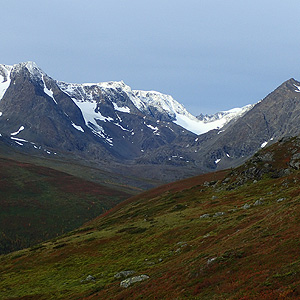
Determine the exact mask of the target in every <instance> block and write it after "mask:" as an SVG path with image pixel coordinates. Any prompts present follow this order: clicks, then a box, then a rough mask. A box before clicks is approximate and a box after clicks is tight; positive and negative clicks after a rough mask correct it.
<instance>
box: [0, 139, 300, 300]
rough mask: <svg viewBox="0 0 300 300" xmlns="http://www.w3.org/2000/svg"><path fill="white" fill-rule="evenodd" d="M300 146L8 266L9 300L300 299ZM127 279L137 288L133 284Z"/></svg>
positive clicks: (172, 192) (271, 152) (160, 193)
mask: <svg viewBox="0 0 300 300" xmlns="http://www.w3.org/2000/svg"><path fill="white" fill-rule="evenodd" d="M299 153H300V138H290V139H287V140H282V141H281V142H279V143H277V144H274V145H272V146H270V147H268V148H265V149H263V150H261V151H260V152H259V153H258V154H256V155H255V156H254V157H253V158H252V159H251V160H249V161H248V162H247V163H246V164H244V165H242V166H241V167H239V168H237V169H233V170H231V171H221V172H218V173H211V174H207V175H201V176H198V177H194V178H192V179H189V180H184V181H181V182H177V183H174V184H169V185H166V186H162V187H160V188H157V189H155V190H151V191H149V192H145V193H143V194H141V195H139V196H134V197H133V198H130V199H128V200H126V201H125V202H123V203H121V204H119V205H118V206H117V207H115V208H114V209H112V210H111V211H109V212H107V213H105V214H103V215H102V216H100V217H98V218H97V219H95V220H93V221H91V222H89V223H87V224H86V225H85V226H83V227H81V228H80V229H78V230H76V231H74V232H73V233H70V234H68V235H65V236H63V237H60V238H57V239H55V240H52V241H49V242H46V243H43V244H40V245H39V246H36V247H34V248H30V249H27V250H21V251H18V252H15V253H11V254H9V255H3V256H1V257H0V261H1V264H0V278H1V280H0V297H1V298H2V299H244V300H246V299H269V300H273V299H299V297H300V289H299V286H300V272H299V270H300V259H299V250H300V245H299V240H300V239H299V238H300V236H299V235H300V234H299V222H300V208H299V199H300V195H299V193H300V190H299V182H300V171H299V167H300V154H299ZM126 278H127V279H126Z"/></svg>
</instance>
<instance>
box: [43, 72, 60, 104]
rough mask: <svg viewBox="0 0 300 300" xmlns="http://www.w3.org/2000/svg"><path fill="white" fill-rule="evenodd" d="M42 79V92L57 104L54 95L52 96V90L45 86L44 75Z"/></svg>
mask: <svg viewBox="0 0 300 300" xmlns="http://www.w3.org/2000/svg"><path fill="white" fill-rule="evenodd" d="M42 81H43V83H44V93H45V94H46V95H48V96H49V97H50V98H51V99H52V100H53V101H54V103H55V104H57V102H56V100H55V99H54V97H53V92H52V91H51V90H49V89H48V88H47V86H46V83H45V81H44V75H43V76H42Z"/></svg>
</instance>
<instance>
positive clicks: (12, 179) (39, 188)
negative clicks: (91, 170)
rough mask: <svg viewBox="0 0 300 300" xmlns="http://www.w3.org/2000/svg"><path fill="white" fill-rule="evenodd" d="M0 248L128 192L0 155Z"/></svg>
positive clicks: (56, 230) (60, 229)
mask: <svg viewBox="0 0 300 300" xmlns="http://www.w3.org/2000/svg"><path fill="white" fill-rule="evenodd" d="M0 195H1V198H0V204H1V211H0V253H7V252H10V251H13V250H17V249H20V248H24V247H30V246H32V245H34V244H37V243H40V242H42V241H45V240H47V239H50V238H53V237H56V236H58V235H61V234H63V233H66V232H69V231H70V230H74V229H75V228H77V227H78V226H81V225H82V224H83V223H85V222H87V221H88V220H91V219H93V218H94V217H96V216H97V215H99V214H101V213H103V212H104V211H106V210H108V209H110V208H111V207H113V206H115V205H116V204H117V203H119V202H120V201H122V200H124V199H126V198H128V197H129V194H128V193H125V192H123V191H119V190H116V189H115V190H114V189H112V188H108V187H105V186H102V185H100V184H96V183H92V182H89V181H86V180H82V179H79V178H76V177H74V176H71V175H68V174H66V173H63V172H59V171H55V170H53V169H50V168H45V167H39V166H36V165H32V164H28V163H23V162H18V161H15V160H9V159H5V158H3V157H0Z"/></svg>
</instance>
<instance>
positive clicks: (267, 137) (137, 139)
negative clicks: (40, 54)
mask: <svg viewBox="0 0 300 300" xmlns="http://www.w3.org/2000/svg"><path fill="white" fill-rule="evenodd" d="M299 86H300V83H299V82H297V81H295V80H294V79H291V80H289V81H287V82H286V83H284V84H282V85H281V86H280V87H279V88H278V89H276V91H274V92H273V93H271V94H270V95H268V96H267V97H266V98H265V99H264V100H262V101H261V102H259V103H258V104H256V105H254V106H253V105H248V106H245V107H243V108H237V109H232V110H229V111H225V112H219V113H217V114H215V115H212V116H207V115H205V116H204V115H201V116H198V117H197V118H196V117H195V116H193V115H192V114H190V113H189V112H188V111H187V110H186V109H185V108H184V106H183V105H181V104H180V103H179V102H177V101H176V100H175V99H173V97H172V96H170V95H165V94H162V93H159V92H155V91H139V90H132V89H131V88H130V87H129V86H128V85H126V84H125V83H124V82H123V81H116V82H102V83H85V84H74V83H65V82H60V81H57V80H55V79H53V78H51V77H49V76H48V75H47V74H46V73H45V72H44V71H42V70H41V69H40V68H39V67H38V66H37V65H36V64H35V63H33V62H27V63H20V64H16V65H13V66H7V65H0V144H1V143H5V144H7V145H9V146H11V147H14V148H17V149H18V151H25V152H26V153H28V154H30V155H31V154H34V155H35V156H36V155H44V156H45V155H46V156H48V157H49V158H51V157H60V158H63V159H68V158H69V157H72V158H74V159H77V160H78V161H79V162H80V163H83V164H85V163H87V162H88V163H89V164H93V166H95V167H97V168H101V169H103V170H106V171H109V172H115V173H118V174H123V175H124V174H125V175H126V176H130V177H131V178H133V177H136V178H140V176H141V174H143V177H145V178H147V180H148V179H155V180H160V181H163V182H166V181H172V180H176V179H179V178H182V177H186V176H191V175H195V174H198V173H201V172H206V171H210V170H215V169H216V168H225V167H230V166H233V165H236V164H238V163H240V162H242V161H244V160H245V159H246V158H247V157H249V156H250V155H252V154H253V153H254V152H255V151H257V150H258V149H260V148H261V147H262V145H263V146H266V145H267V144H270V143H271V142H272V143H273V142H275V141H276V140H278V139H280V138H281V137H283V136H285V135H287V134H297V133H298V132H299V128H300V124H299V122H298V120H299V116H298V114H297V113H298V111H300V107H298V106H299V105H298V103H300V93H299ZM283 107H284V109H282V108H283ZM129 165H130V168H128V166H129Z"/></svg>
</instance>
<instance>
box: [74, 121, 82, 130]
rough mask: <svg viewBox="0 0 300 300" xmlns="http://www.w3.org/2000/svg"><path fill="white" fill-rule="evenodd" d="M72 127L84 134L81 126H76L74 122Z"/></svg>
mask: <svg viewBox="0 0 300 300" xmlns="http://www.w3.org/2000/svg"><path fill="white" fill-rule="evenodd" d="M72 125H73V127H74V128H75V129H77V130H78V131H81V132H84V130H83V129H82V127H81V126H79V125H76V124H74V123H73V122H72Z"/></svg>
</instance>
